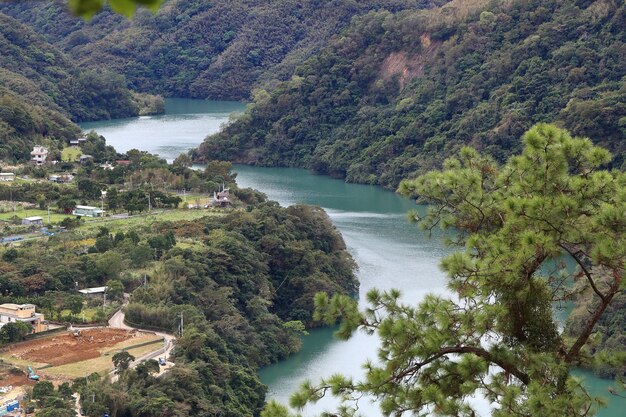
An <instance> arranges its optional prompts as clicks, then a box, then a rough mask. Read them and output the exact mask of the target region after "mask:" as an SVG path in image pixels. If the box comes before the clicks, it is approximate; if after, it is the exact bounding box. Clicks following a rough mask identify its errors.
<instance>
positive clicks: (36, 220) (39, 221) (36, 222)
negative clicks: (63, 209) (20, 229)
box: [22, 216, 43, 226]
mask: <svg viewBox="0 0 626 417" xmlns="http://www.w3.org/2000/svg"><path fill="white" fill-rule="evenodd" d="M22 224H23V225H26V226H43V217H39V216H32V217H24V218H23V219H22Z"/></svg>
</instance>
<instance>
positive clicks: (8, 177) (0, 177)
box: [0, 172, 15, 182]
mask: <svg viewBox="0 0 626 417" xmlns="http://www.w3.org/2000/svg"><path fill="white" fill-rule="evenodd" d="M14 180H15V174H14V173H12V172H0V182H1V181H14Z"/></svg>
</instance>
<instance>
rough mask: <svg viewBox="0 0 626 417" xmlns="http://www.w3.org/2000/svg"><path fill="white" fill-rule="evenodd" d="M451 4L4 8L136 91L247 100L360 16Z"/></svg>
mask: <svg viewBox="0 0 626 417" xmlns="http://www.w3.org/2000/svg"><path fill="white" fill-rule="evenodd" d="M446 1H447V0H373V1H367V2H363V1H355V0H351V1H336V0H334V1H327V0H321V1H320V0H306V1H296V0H273V1H269V2H268V1H246V0H230V1H215V2H208V1H204V0H169V1H166V2H165V4H164V5H163V6H162V7H161V9H160V10H159V12H158V13H157V14H156V15H153V14H151V13H150V12H148V11H145V10H143V11H140V12H139V13H138V14H137V15H136V16H135V17H134V18H133V19H132V20H127V19H124V18H123V17H121V16H119V15H116V14H113V13H111V12H107V11H103V12H101V13H99V14H97V15H96V16H95V17H94V18H93V19H92V20H91V21H89V22H85V21H83V20H82V19H78V18H76V17H75V16H72V15H70V14H69V13H68V12H67V7H66V1H64V0H57V1H46V2H36V1H24V2H19V4H7V5H0V11H4V12H5V13H7V14H10V15H12V16H14V17H16V18H18V19H20V20H22V21H23V22H25V23H27V24H29V25H31V27H33V28H34V29H35V30H37V31H39V32H40V33H41V34H43V35H45V36H46V38H47V39H48V40H49V41H50V42H53V43H54V44H55V45H59V46H60V47H61V48H63V49H64V50H65V51H66V52H67V53H68V54H69V55H70V56H71V57H72V58H74V59H75V60H76V61H77V62H78V63H79V64H80V65H83V66H87V67H90V68H94V69H97V68H102V67H106V68H109V69H111V70H114V71H116V72H118V73H120V74H124V75H125V76H126V78H127V79H128V80H129V82H130V85H131V87H132V88H133V89H136V90H139V91H148V92H152V93H159V94H163V95H165V96H176V97H195V98H213V99H217V98H228V99H248V98H249V96H250V91H251V90H252V89H253V87H255V86H257V85H262V84H272V81H273V80H277V79H280V80H285V79H288V78H289V77H290V75H291V73H292V72H293V69H294V68H295V66H296V65H298V64H300V63H301V62H302V61H304V60H305V59H306V58H308V57H310V56H311V55H313V54H314V53H316V52H317V51H318V50H319V49H320V48H322V47H323V46H325V45H326V44H327V43H328V41H329V39H331V38H332V37H333V36H335V35H337V34H338V33H340V32H341V30H343V29H344V28H345V27H347V26H348V24H349V23H350V21H351V19H352V17H353V16H356V15H361V14H363V13H366V12H368V11H371V10H379V9H385V10H389V11H392V12H395V11H399V10H403V9H416V8H426V7H431V6H433V5H437V4H443V3H445V2H446Z"/></svg>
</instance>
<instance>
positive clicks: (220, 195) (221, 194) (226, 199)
mask: <svg viewBox="0 0 626 417" xmlns="http://www.w3.org/2000/svg"><path fill="white" fill-rule="evenodd" d="M212 204H213V206H214V207H230V190H229V189H228V188H222V191H218V192H217V193H216V192H213V201H212Z"/></svg>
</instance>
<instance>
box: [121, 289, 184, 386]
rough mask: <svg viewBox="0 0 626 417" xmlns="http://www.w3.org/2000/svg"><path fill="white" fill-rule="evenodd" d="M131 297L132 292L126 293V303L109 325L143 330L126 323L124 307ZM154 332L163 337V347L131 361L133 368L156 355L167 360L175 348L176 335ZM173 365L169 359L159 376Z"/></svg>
mask: <svg viewBox="0 0 626 417" xmlns="http://www.w3.org/2000/svg"><path fill="white" fill-rule="evenodd" d="M129 299H130V294H128V293H124V303H123V304H122V307H121V308H120V309H119V310H117V311H116V312H115V314H113V316H111V318H110V319H109V327H112V328H114V329H124V330H141V329H137V328H135V327H131V326H129V325H127V324H126V323H124V319H125V317H126V315H125V314H124V307H125V306H126V305H127V304H128V301H129ZM154 333H155V334H156V335H157V336H159V337H161V338H163V347H161V348H159V349H157V350H155V351H152V352H148V353H146V354H145V355H143V356H140V357H139V358H136V359H135V360H134V361H133V362H131V364H130V366H131V368H134V367H135V366H137V365H139V364H140V363H141V362H144V361H147V360H148V359H154V358H156V357H165V359H166V360H167V358H169V356H170V353H171V352H172V349H174V340H176V337H175V336H174V335H173V334H171V333H165V332H158V331H155V332H154ZM172 366H174V363H173V362H170V361H167V362H166V365H165V366H161V368H160V371H159V375H158V376H161V375H163V374H164V373H165V372H167V371H168V370H169V369H170V368H171V367H172ZM113 378H114V380H115V379H117V375H115V376H114V377H113Z"/></svg>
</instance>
